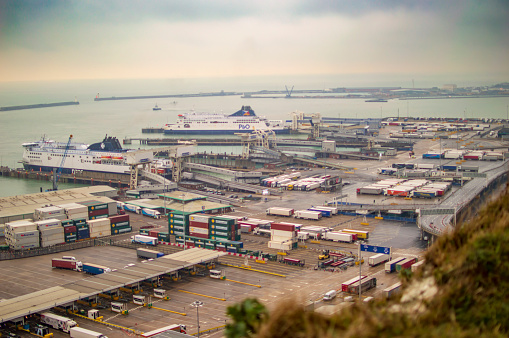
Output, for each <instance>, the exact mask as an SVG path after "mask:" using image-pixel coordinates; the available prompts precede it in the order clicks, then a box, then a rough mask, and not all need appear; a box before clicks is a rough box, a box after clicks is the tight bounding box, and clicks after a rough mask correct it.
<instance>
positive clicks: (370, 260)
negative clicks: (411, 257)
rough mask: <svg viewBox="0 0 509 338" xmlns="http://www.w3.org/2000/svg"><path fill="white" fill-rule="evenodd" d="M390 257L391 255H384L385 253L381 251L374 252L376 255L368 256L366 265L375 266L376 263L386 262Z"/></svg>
mask: <svg viewBox="0 0 509 338" xmlns="http://www.w3.org/2000/svg"><path fill="white" fill-rule="evenodd" d="M390 258H391V256H389V255H386V254H382V253H380V254H376V255H374V256H371V257H369V258H368V265H369V266H377V265H378V264H382V263H385V262H387V261H388V260H389V259H390Z"/></svg>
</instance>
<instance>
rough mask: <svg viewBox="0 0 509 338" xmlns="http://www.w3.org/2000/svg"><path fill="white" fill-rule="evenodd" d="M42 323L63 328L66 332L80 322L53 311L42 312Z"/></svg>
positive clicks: (55, 327)
mask: <svg viewBox="0 0 509 338" xmlns="http://www.w3.org/2000/svg"><path fill="white" fill-rule="evenodd" d="M41 323H43V324H47V325H49V326H51V327H53V328H54V329H57V330H62V331H64V332H65V333H69V330H70V329H71V328H73V327H75V326H77V325H78V324H77V323H76V322H75V321H74V320H72V319H70V318H67V317H62V316H59V315H55V314H53V313H51V312H44V313H42V314H41Z"/></svg>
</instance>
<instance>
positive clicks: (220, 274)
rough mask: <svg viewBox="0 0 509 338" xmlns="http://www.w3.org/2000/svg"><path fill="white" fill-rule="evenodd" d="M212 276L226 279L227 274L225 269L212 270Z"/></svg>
mask: <svg viewBox="0 0 509 338" xmlns="http://www.w3.org/2000/svg"><path fill="white" fill-rule="evenodd" d="M210 278H214V279H226V274H225V272H224V271H223V270H210Z"/></svg>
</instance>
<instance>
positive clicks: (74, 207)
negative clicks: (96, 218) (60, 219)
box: [58, 203, 88, 214]
mask: <svg viewBox="0 0 509 338" xmlns="http://www.w3.org/2000/svg"><path fill="white" fill-rule="evenodd" d="M58 206H59V207H60V208H63V209H64V211H65V213H66V214H78V213H87V214H88V208H87V206H85V205H82V204H78V203H68V204H61V205H58Z"/></svg>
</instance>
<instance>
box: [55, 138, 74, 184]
mask: <svg viewBox="0 0 509 338" xmlns="http://www.w3.org/2000/svg"><path fill="white" fill-rule="evenodd" d="M71 140H72V135H70V136H69V140H68V141H67V145H66V146H65V150H64V156H63V157H62V161H61V162H60V167H58V169H57V170H55V174H54V175H53V191H56V190H58V180H59V179H60V175H61V174H62V169H63V167H64V163H65V159H66V157H67V152H68V151H69V145H70V144H71Z"/></svg>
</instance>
